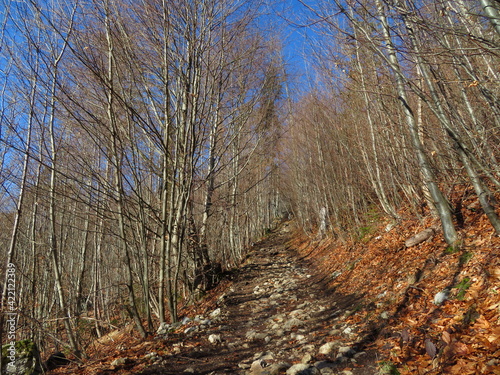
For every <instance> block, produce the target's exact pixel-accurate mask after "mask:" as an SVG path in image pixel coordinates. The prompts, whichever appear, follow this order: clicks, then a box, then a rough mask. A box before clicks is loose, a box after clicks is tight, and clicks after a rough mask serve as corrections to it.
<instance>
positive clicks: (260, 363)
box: [116, 231, 377, 375]
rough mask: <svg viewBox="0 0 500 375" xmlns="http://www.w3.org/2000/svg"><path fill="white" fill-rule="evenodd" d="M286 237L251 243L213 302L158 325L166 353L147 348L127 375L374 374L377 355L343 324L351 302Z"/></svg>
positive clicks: (281, 235) (273, 237) (351, 328)
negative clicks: (142, 363) (140, 364)
mask: <svg viewBox="0 0 500 375" xmlns="http://www.w3.org/2000/svg"><path fill="white" fill-rule="evenodd" d="M286 242H287V233H286V232H283V231H282V232H279V233H274V234H272V235H271V236H270V237H269V238H267V239H265V240H263V241H262V242H260V243H258V244H256V245H255V246H254V248H253V249H252V251H251V252H250V253H249V254H248V256H247V259H246V261H245V263H244V265H243V266H242V267H241V268H240V269H239V270H238V274H237V275H236V276H235V278H234V280H233V282H232V283H231V285H229V286H228V287H227V290H226V291H225V292H224V293H223V294H222V295H220V296H218V298H217V306H214V307H215V308H214V309H213V310H211V311H209V312H207V314H205V315H198V316H195V317H185V318H184V320H183V321H182V322H181V323H178V324H175V325H169V326H165V327H161V330H160V335H159V336H158V337H157V338H156V340H162V341H163V342H164V344H166V347H171V348H172V351H171V352H170V353H169V354H166V355H158V354H157V353H155V352H154V349H153V348H151V349H150V350H151V352H148V353H146V354H145V358H148V359H149V360H150V361H151V362H152V365H149V366H147V367H145V368H144V369H143V370H141V372H135V371H133V372H130V373H137V374H141V375H152V374H165V375H166V374H180V373H186V374H214V375H215V374H250V375H265V374H267V375H270V374H303V375H306V374H345V375H349V374H354V375H358V374H359V375H360V374H376V373H377V366H376V355H375V353H374V352H372V351H369V350H366V349H365V348H363V346H362V344H360V342H361V339H360V337H361V336H360V335H359V332H356V330H355V327H351V326H349V325H348V324H344V323H343V320H344V318H345V317H346V316H349V314H350V313H351V311H349V308H350V307H351V306H353V304H355V302H356V301H355V300H353V299H352V298H349V297H345V296H344V297H342V296H336V295H335V293H334V292H332V291H330V290H328V289H327V288H326V286H325V285H324V284H323V283H322V279H321V276H319V275H317V273H316V272H315V270H314V269H313V267H312V266H311V265H310V264H308V263H307V262H306V261H305V260H304V259H301V258H299V257H298V255H297V254H296V253H295V252H294V251H293V250H292V249H290V248H287V246H286ZM148 356H149V357H148ZM123 362H124V363H123V364H122V366H124V367H127V361H123ZM116 365H117V366H118V367H119V366H120V363H116ZM123 370H125V368H123ZM130 370H132V369H130Z"/></svg>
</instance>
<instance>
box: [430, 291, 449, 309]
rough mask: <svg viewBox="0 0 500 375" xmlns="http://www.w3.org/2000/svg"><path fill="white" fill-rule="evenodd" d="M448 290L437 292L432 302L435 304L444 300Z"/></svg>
mask: <svg viewBox="0 0 500 375" xmlns="http://www.w3.org/2000/svg"><path fill="white" fill-rule="evenodd" d="M449 293H450V291H449V290H446V289H445V290H443V291H442V292H439V293H437V294H436V295H435V296H434V304H436V305H441V304H442V303H443V302H444V301H446V300H447V299H448V295H449Z"/></svg>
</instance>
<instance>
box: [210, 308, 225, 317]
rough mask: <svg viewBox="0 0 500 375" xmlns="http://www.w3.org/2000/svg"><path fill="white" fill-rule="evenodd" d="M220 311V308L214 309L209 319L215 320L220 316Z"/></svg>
mask: <svg viewBox="0 0 500 375" xmlns="http://www.w3.org/2000/svg"><path fill="white" fill-rule="evenodd" d="M221 312H222V310H221V309H220V307H218V308H216V309H215V310H214V311H212V312H211V313H210V317H211V318H212V319H213V318H217V317H218V316H219V315H220V314H221Z"/></svg>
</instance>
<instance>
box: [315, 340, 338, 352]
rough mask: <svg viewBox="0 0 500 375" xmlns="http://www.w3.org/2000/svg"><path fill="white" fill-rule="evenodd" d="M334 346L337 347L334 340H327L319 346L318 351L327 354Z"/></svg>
mask: <svg viewBox="0 0 500 375" xmlns="http://www.w3.org/2000/svg"><path fill="white" fill-rule="evenodd" d="M336 347H337V343H336V342H327V343H326V344H323V345H321V346H320V348H319V350H318V353H319V354H325V355H328V354H331V353H332V352H333V351H334V350H335V348H336Z"/></svg>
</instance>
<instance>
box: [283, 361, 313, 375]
mask: <svg viewBox="0 0 500 375" xmlns="http://www.w3.org/2000/svg"><path fill="white" fill-rule="evenodd" d="M286 375H321V372H320V371H319V370H318V369H317V368H316V367H314V366H311V365H308V364H305V363H299V364H296V365H293V366H292V367H290V368H289V369H288V370H286Z"/></svg>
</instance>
